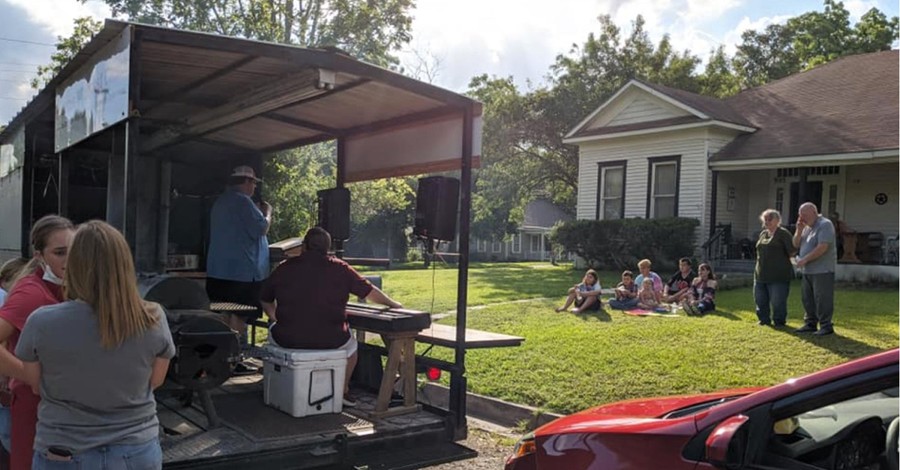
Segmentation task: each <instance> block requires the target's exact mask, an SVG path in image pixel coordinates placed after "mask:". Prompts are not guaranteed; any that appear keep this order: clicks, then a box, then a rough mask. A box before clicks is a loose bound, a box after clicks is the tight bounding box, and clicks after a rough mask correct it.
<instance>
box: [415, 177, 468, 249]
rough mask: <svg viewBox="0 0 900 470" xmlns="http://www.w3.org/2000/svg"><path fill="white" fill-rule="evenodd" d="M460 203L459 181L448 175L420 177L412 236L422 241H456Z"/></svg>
mask: <svg viewBox="0 0 900 470" xmlns="http://www.w3.org/2000/svg"><path fill="white" fill-rule="evenodd" d="M458 204H459V180H458V179H456V178H449V177H446V176H429V177H428V178H420V179H419V189H418V190H417V191H416V223H415V227H414V228H413V233H414V234H415V235H416V236H419V237H422V238H432V239H435V240H444V241H453V239H454V238H455V237H456V219H457V207H458Z"/></svg>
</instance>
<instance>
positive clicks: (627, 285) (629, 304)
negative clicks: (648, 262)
mask: <svg viewBox="0 0 900 470" xmlns="http://www.w3.org/2000/svg"><path fill="white" fill-rule="evenodd" d="M637 295H638V288H637V284H635V283H634V273H632V272H631V271H625V272H623V273H622V282H620V283H619V284H618V285H617V286H616V298H614V299H610V300H609V307H610V308H614V309H616V310H630V309H633V308H635V307H637V304H638V298H637Z"/></svg>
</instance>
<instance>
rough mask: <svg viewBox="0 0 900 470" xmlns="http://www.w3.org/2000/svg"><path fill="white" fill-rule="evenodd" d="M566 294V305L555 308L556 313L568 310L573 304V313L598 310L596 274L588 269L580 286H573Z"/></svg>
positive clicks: (598, 281) (597, 280)
mask: <svg viewBox="0 0 900 470" xmlns="http://www.w3.org/2000/svg"><path fill="white" fill-rule="evenodd" d="M568 294H569V295H568V297H566V304H565V305H563V306H562V307H559V308H557V309H556V311H557V312H562V311H563V310H565V309H567V308H569V305H572V303H573V302H574V303H575V308H574V309H572V311H573V312H575V313H581V312H583V311H585V310H594V311H597V310H600V307H601V305H600V297H598V296H599V295H600V280H599V278H598V277H597V272H596V271H594V270H593V269H588V270H587V272H586V273H584V278H583V279H582V280H581V284H575V286H573V287H572V288H570V289H569V292H568Z"/></svg>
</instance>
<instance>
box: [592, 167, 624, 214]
mask: <svg viewBox="0 0 900 470" xmlns="http://www.w3.org/2000/svg"><path fill="white" fill-rule="evenodd" d="M598 181H599V184H600V187H599V188H598V190H597V220H612V219H622V218H624V217H625V162H624V161H618V162H609V163H601V164H600V175H599V179H598Z"/></svg>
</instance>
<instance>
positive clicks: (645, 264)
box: [634, 259, 666, 296]
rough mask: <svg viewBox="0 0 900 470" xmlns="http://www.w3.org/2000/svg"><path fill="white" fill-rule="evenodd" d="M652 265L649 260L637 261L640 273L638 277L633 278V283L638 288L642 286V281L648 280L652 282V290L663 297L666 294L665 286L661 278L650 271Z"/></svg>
mask: <svg viewBox="0 0 900 470" xmlns="http://www.w3.org/2000/svg"><path fill="white" fill-rule="evenodd" d="M651 265H652V263H651V262H650V260H649V259H642V260H640V261H638V269H639V270H640V271H641V273H640V274H638V277H637V278H635V280H634V282H635V283H636V284H637V285H638V287H640V286H641V285H643V284H644V279H650V280H652V281H653V290H655V291H656V292H659V295H661V296H662V295H665V293H666V284H665V283H664V282H663V280H662V278H661V277H659V274H656V273H655V272H653V271H651V270H650V266H651Z"/></svg>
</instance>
